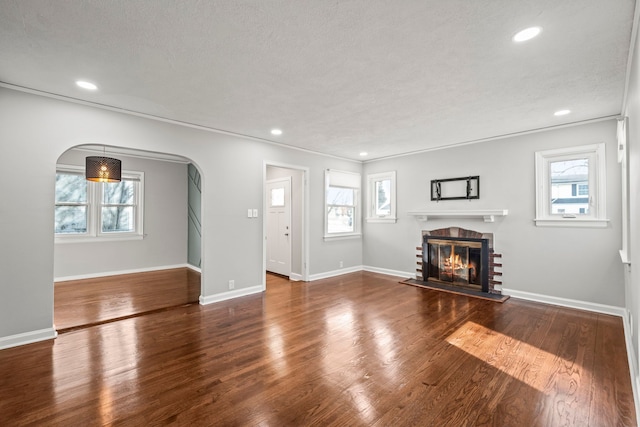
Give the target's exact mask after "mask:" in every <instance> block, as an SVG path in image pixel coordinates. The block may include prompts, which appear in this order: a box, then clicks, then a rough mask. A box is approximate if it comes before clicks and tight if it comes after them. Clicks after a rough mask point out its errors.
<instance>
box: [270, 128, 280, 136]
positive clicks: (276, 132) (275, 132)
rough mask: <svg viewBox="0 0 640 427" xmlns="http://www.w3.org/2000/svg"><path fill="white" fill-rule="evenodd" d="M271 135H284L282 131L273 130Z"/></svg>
mask: <svg viewBox="0 0 640 427" xmlns="http://www.w3.org/2000/svg"><path fill="white" fill-rule="evenodd" d="M271 135H282V131H281V130H280V129H271Z"/></svg>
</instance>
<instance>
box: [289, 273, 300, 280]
mask: <svg viewBox="0 0 640 427" xmlns="http://www.w3.org/2000/svg"><path fill="white" fill-rule="evenodd" d="M289 280H291V281H293V282H302V281H303V279H302V274H298V273H291V274H289Z"/></svg>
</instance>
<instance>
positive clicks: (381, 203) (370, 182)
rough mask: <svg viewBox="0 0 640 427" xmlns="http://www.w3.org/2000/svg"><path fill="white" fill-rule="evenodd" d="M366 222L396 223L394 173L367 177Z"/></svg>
mask: <svg viewBox="0 0 640 427" xmlns="http://www.w3.org/2000/svg"><path fill="white" fill-rule="evenodd" d="M367 195H368V203H367V209H368V211H367V222H391V223H394V222H396V172H395V171H392V172H384V173H376V174H371V175H367Z"/></svg>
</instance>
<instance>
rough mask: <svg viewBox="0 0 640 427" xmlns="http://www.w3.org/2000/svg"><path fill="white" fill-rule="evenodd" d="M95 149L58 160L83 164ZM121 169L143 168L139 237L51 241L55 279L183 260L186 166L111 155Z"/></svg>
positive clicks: (184, 253)
mask: <svg viewBox="0 0 640 427" xmlns="http://www.w3.org/2000/svg"><path fill="white" fill-rule="evenodd" d="M88 155H89V156H91V155H96V153H95V152H89V151H80V150H76V149H74V150H69V151H67V152H65V153H64V154H63V155H62V156H60V159H59V160H58V163H60V164H64V165H77V166H84V163H85V157H86V156H88ZM113 157H117V158H118V159H120V160H122V169H123V170H131V171H136V172H144V174H145V188H144V239H143V240H127V241H113V242H91V243H82V242H81V241H80V242H73V243H56V244H55V252H54V267H53V274H54V277H55V278H56V279H57V278H65V277H70V276H71V277H73V276H85V275H87V276H90V275H96V274H104V273H109V272H116V273H117V272H120V271H128V270H138V269H150V268H162V267H165V266H176V265H183V264H186V262H187V177H188V175H187V165H186V164H181V163H175V162H168V161H158V160H149V159H142V158H137V157H130V156H125V155H120V154H118V155H113Z"/></svg>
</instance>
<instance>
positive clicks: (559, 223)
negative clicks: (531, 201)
mask: <svg viewBox="0 0 640 427" xmlns="http://www.w3.org/2000/svg"><path fill="white" fill-rule="evenodd" d="M584 158H588V159H589V178H588V182H589V197H590V201H589V214H584V215H573V214H552V213H551V173H550V164H551V163H552V162H557V161H564V160H572V159H584ZM535 167H536V218H535V220H534V221H535V223H536V226H538V227H597V228H602V227H607V225H608V223H609V220H608V219H607V218H606V216H607V214H606V206H607V201H606V160H605V144H604V143H599V144H591V145H582V146H577V147H567V148H559V149H554V150H545V151H538V152H536V157H535Z"/></svg>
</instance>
